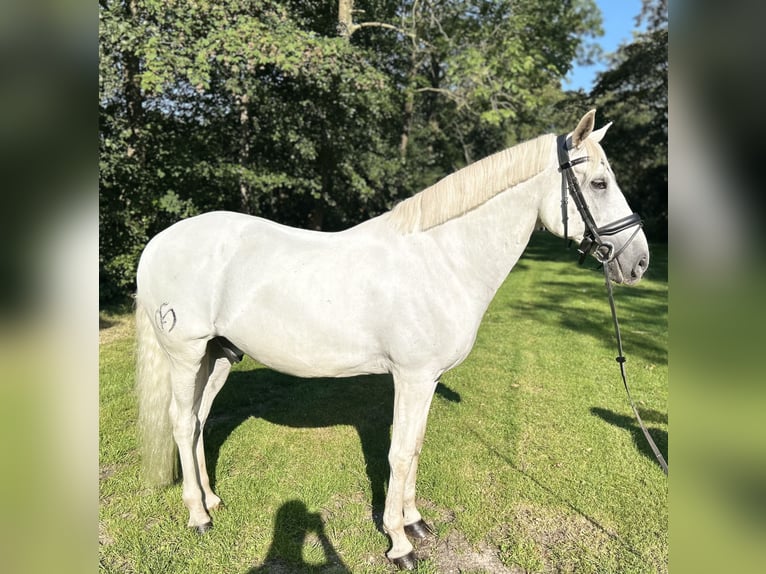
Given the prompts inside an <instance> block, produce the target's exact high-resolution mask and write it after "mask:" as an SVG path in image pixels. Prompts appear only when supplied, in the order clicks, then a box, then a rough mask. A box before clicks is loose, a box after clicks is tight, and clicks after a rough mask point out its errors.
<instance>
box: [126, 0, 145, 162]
mask: <svg viewBox="0 0 766 574" xmlns="http://www.w3.org/2000/svg"><path fill="white" fill-rule="evenodd" d="M125 10H126V12H127V16H128V19H129V20H130V21H133V22H137V21H138V6H137V5H136V0H130V2H128V3H127V4H126V5H125ZM123 62H124V64H125V68H124V72H123V91H124V93H125V107H126V115H127V119H128V130H129V132H130V135H129V136H128V149H127V156H128V158H132V157H134V156H135V157H136V159H137V160H138V161H139V162H140V163H143V162H144V151H143V146H142V145H141V143H140V138H141V127H142V126H143V120H144V106H143V103H144V102H143V99H144V98H143V94H142V93H141V76H140V74H141V61H140V59H139V58H138V56H137V55H136V53H135V52H133V51H132V49H130V48H129V49H127V50H126V51H125V52H123Z"/></svg>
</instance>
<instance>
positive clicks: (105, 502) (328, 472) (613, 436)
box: [99, 234, 670, 574]
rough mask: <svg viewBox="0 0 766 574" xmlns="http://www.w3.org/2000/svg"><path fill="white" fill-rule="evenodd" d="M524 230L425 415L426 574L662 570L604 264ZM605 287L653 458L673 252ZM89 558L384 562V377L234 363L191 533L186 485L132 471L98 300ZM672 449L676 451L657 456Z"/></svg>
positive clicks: (127, 400)
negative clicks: (642, 274)
mask: <svg viewBox="0 0 766 574" xmlns="http://www.w3.org/2000/svg"><path fill="white" fill-rule="evenodd" d="M562 243H563V242H562V241H561V240H556V239H555V238H552V237H550V236H547V235H543V234H535V235H534V236H533V240H532V242H531V244H530V246H529V248H528V249H527V251H526V253H525V255H524V256H523V258H522V259H521V261H520V262H519V263H518V265H517V266H516V268H515V269H514V271H513V272H512V273H511V274H510V276H509V277H508V279H507V280H506V281H505V283H504V284H503V286H502V287H501V289H500V291H499V292H498V294H497V296H496V298H495V300H494V301H493V303H492V305H491V306H490V308H489V310H488V312H487V314H486V316H485V317H484V321H483V323H482V326H481V329H480V331H479V335H478V339H477V342H476V346H475V347H474V349H473V351H472V353H471V354H470V356H469V357H468V359H467V360H466V361H465V362H464V363H463V364H462V365H460V366H459V367H457V368H455V369H454V370H452V371H450V372H449V373H447V374H445V375H444V377H443V378H442V381H441V384H440V385H439V387H438V390H437V396H436V398H435V399H434V402H433V406H432V408H431V414H430V418H429V427H428V431H427V433H426V440H425V446H424V450H423V455H422V457H421V464H420V473H419V481H418V498H419V507H420V510H421V512H422V513H423V515H424V517H425V518H426V520H427V521H428V522H429V523H431V524H432V525H433V526H434V528H435V530H436V531H437V535H438V536H437V537H436V538H435V539H433V540H431V541H428V542H427V543H424V544H421V545H420V548H419V549H418V550H419V555H420V556H421V557H422V558H423V559H422V560H421V562H420V566H419V571H420V572H444V573H446V572H493V573H494V572H513V573H518V572H545V573H547V572H578V573H580V572H582V573H588V572H593V573H596V572H600V573H607V572H609V573H615V572H619V573H639V572H642V573H643V572H646V573H649V572H667V563H668V535H667V530H668V525H667V522H668V510H667V496H668V486H667V478H666V477H665V475H664V474H663V472H662V470H661V469H660V467H659V465H658V464H657V463H656V461H655V460H654V458H653V455H652V453H651V450H650V449H649V447H648V446H647V445H645V444H644V441H645V439H644V438H643V436H642V434H641V431H640V429H639V428H638V426H637V423H636V422H635V421H634V419H633V416H632V413H631V410H630V406H629V404H628V402H627V398H626V396H625V391H624V389H623V388H622V383H621V381H620V378H619V369H618V366H617V363H616V362H615V360H614V358H615V356H616V350H615V343H614V334H613V328H612V323H611V318H610V315H609V306H608V303H607V300H606V294H605V287H604V284H603V275H602V274H601V273H600V271H597V272H594V271H591V270H590V269H588V268H582V267H578V266H577V265H576V257H575V253H573V250H570V251H566V250H564V248H563V244H562ZM652 257H653V259H652V263H651V265H650V269H649V272H648V274H647V276H646V278H645V279H644V281H642V282H641V283H640V284H639V285H637V286H635V287H619V286H618V287H616V288H615V297H616V302H617V309H618V314H619V317H620V324H621V327H622V332H623V343H624V347H625V354H626V356H627V358H628V363H627V372H628V380H629V382H630V384H631V391H632V393H633V397H634V399H635V400H636V402H637V405H638V407H639V411H640V412H641V416H642V417H643V419H644V421H645V423H646V424H647V425H648V427H649V429H650V432H651V434H652V436H653V437H654V438H655V440H656V442H657V443H658V445H659V447H660V449H661V450H662V451H663V453H664V454H665V455H666V458H667V444H668V440H667V436H668V435H667V433H668V418H667V396H668V356H667V296H668V284H667V247H666V246H654V248H653V250H652ZM101 325H102V329H101V353H100V516H99V518H100V519H99V542H100V570H101V571H102V572H114V573H117V572H120V573H132V572H135V573H151V574H161V573H171V572H174V573H175V572H177V573H184V574H192V573H200V574H218V573H221V574H223V573H226V574H231V573H241V574H254V573H261V572H275V573H284V572H336V573H341V572H355V573H356V572H370V573H374V572H390V571H392V570H393V567H392V566H391V565H390V564H389V563H388V562H387V561H386V559H385V556H384V552H385V551H386V549H387V548H388V539H387V537H386V536H385V535H384V534H383V533H382V531H381V517H382V507H383V501H384V498H385V492H386V482H387V479H388V463H387V460H386V454H387V449H388V445H389V436H390V423H391V411H392V403H393V391H392V384H391V381H390V379H389V378H388V377H385V376H379V377H357V378H351V379H337V380H331V379H317V380H307V379H296V378H293V377H288V376H284V375H282V374H279V373H276V372H274V371H270V370H268V369H265V368H263V367H261V366H260V365H258V364H257V363H255V362H254V361H252V360H250V359H247V358H246V360H245V361H243V362H242V363H240V364H238V365H237V366H236V368H235V370H234V371H233V373H232V375H231V376H230V378H229V381H228V382H227V384H226V386H225V387H224V389H223V390H222V391H221V393H220V395H219V397H218V398H217V400H216V403H215V404H214V405H213V410H212V412H211V416H210V419H209V422H208V426H207V428H206V430H205V432H206V435H205V440H206V448H207V459H208V468H209V469H210V472H211V479H212V480H213V482H214V486H215V489H216V492H217V493H218V494H219V495H220V496H221V498H222V499H223V500H224V501H225V504H226V507H225V508H224V509H222V510H219V511H217V512H216V513H215V514H214V516H213V520H214V522H215V526H214V528H213V530H211V531H210V532H208V533H207V534H206V535H204V536H199V535H197V534H196V533H194V532H192V531H191V530H189V529H187V528H186V520H187V511H186V509H185V507H184V505H183V502H182V501H181V487H180V484H175V485H173V486H171V487H169V488H165V489H159V490H152V489H149V488H147V487H145V486H144V485H143V484H142V482H141V477H140V472H139V468H140V461H139V458H138V448H137V447H138V445H137V438H136V429H135V420H136V405H135V399H134V396H133V392H132V387H133V369H134V367H133V353H134V340H133V325H132V317H131V316H130V315H121V314H109V313H102V317H101ZM669 462H670V461H669Z"/></svg>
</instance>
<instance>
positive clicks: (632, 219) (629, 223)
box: [556, 136, 668, 474]
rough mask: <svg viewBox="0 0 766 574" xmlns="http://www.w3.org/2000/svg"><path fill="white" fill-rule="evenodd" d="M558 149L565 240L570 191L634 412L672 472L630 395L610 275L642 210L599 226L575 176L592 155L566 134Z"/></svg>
mask: <svg viewBox="0 0 766 574" xmlns="http://www.w3.org/2000/svg"><path fill="white" fill-rule="evenodd" d="M556 149H557V151H558V156H559V171H560V172H561V173H562V175H563V178H562V181H561V219H562V222H563V223H564V240H565V241H567V240H568V239H569V237H568V236H569V233H568V231H569V230H568V227H569V225H568V223H569V209H568V207H569V206H568V198H569V195H571V196H572V199H573V200H574V202H575V205H576V206H577V211H579V212H580V217H582V220H583V222H584V223H585V233H584V234H583V238H582V241H581V242H580V246H579V247H578V248H577V251H578V252H579V253H580V261H579V262H580V264H582V262H583V261H585V258H586V257H587V256H588V255H589V254H591V253H593V256H594V257H595V258H596V259H598V261H599V262H600V263H601V264H602V266H603V268H604V280H605V281H606V291H607V295H608V297H609V307H610V309H611V311H612V322H613V323H614V332H615V336H616V337H617V352H618V355H617V362H618V363H619V364H620V374H621V376H622V382H623V385H624V386H625V391H626V392H627V393H628V401H629V402H630V406H631V408H632V409H633V414H634V415H635V417H636V420H637V421H638V424H639V425H640V427H641V431H642V432H643V433H644V437H645V438H646V440H647V442H648V443H649V446H650V447H651V449H652V452H654V456H655V457H656V458H657V462H659V464H660V467H661V468H662V470H663V471H664V472H665V474H668V463H667V462H666V461H665V458H664V457H663V456H662V453H661V452H660V449H659V448H657V445H656V444H655V442H654V440H653V439H652V437H651V436H650V435H649V431H648V430H647V429H646V425H644V421H643V420H641V415H639V414H638V409H637V408H636V405H635V404H634V403H633V397H631V395H630V388H628V379H627V376H626V374H625V360H626V359H625V355H624V354H623V352H622V336H621V335H620V324H619V322H618V321H617V309H616V307H615V304H614V296H613V294H612V282H611V280H610V279H609V270H608V263H609V262H610V261H614V260H615V259H617V257H618V256H619V255H620V253H622V252H623V250H624V249H625V248H626V247H627V246H628V245H629V244H630V242H631V241H633V239H634V238H635V237H636V235H637V234H638V232H639V231H640V230H641V227H642V223H641V216H639V215H638V213H632V214H630V215H628V216H627V217H622V218H620V219H617V220H615V221H613V222H611V223H607V224H606V225H602V226H601V227H598V226H597V225H596V221H595V219H593V214H592V213H591V212H590V209H588V204H587V203H586V201H585V196H583V194H582V190H581V189H580V184H579V183H578V182H577V178H576V177H575V174H574V169H572V168H573V167H574V166H576V165H577V164H580V163H583V162H586V161H589V159H590V158H589V157H588V156H583V157H578V158H575V159H573V160H570V159H569V150H568V149H567V144H566V136H558V138H557V139H556ZM633 226H635V227H636V230H635V231H634V232H633V235H631V236H630V238H629V239H628V240H627V241H626V242H625V243H623V245H622V247H620V248H619V249H618V250H617V251H615V250H614V244H613V243H611V242H609V241H604V239H603V237H605V236H606V237H609V236H612V235H616V234H618V233H620V232H621V231H624V230H625V229H629V228H631V227H633Z"/></svg>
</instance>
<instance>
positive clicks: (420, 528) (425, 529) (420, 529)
mask: <svg viewBox="0 0 766 574" xmlns="http://www.w3.org/2000/svg"><path fill="white" fill-rule="evenodd" d="M404 533H405V534H406V535H407V536H409V537H410V538H414V539H415V540H423V539H425V538H428V537H429V536H433V535H434V531H433V528H431V527H430V526H428V524H426V523H425V521H423V520H418V521H417V522H413V523H412V524H407V525H405V527H404Z"/></svg>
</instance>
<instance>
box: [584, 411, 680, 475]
mask: <svg viewBox="0 0 766 574" xmlns="http://www.w3.org/2000/svg"><path fill="white" fill-rule="evenodd" d="M590 412H591V413H592V414H594V415H595V416H597V417H599V418H600V419H602V420H603V421H605V422H607V423H609V424H611V425H614V426H618V427H620V428H622V429H625V430H627V431H629V432H630V434H631V436H632V437H633V443H634V444H635V445H636V449H637V450H638V451H639V452H640V453H641V454H643V455H644V456H646V457H648V458H649V459H650V460H652V461H653V462H655V463H656V464H657V466H660V463H659V462H658V461H657V459H656V458H655V456H654V452H652V448H651V446H649V443H648V442H647V441H646V437H645V436H644V433H643V431H642V430H641V427H640V426H639V424H638V421H636V419H634V418H633V417H632V416H628V415H621V414H618V413H615V412H614V411H610V410H608V409H603V408H601V407H592V408H591V409H590ZM639 414H640V415H641V418H642V419H643V421H644V422H645V423H652V422H655V423H660V424H667V422H668V416H667V415H666V414H663V413H661V412H659V411H655V410H648V409H639ZM646 430H647V431H648V432H649V435H650V436H651V437H652V439H653V440H654V442H655V444H656V445H657V448H658V449H659V450H660V453H661V454H662V456H663V458H664V459H665V460H666V461H668V460H669V459H668V433H667V431H664V430H661V429H657V428H650V427H647V429H646Z"/></svg>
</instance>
